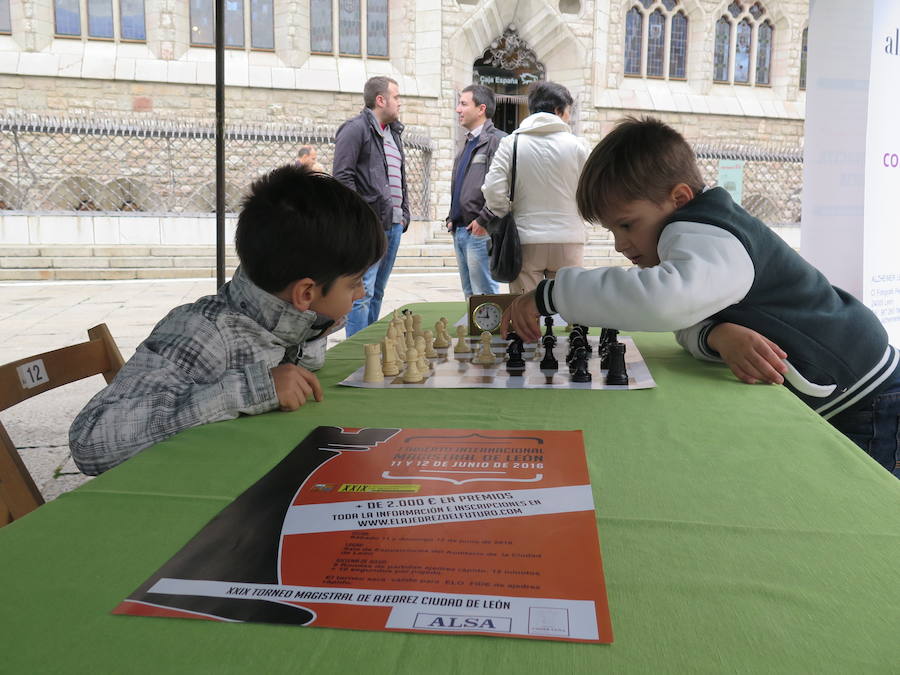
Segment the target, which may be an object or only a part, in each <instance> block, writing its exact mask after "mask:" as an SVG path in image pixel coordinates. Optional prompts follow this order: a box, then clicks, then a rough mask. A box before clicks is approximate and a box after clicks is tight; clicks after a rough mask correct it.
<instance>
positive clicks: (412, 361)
mask: <svg viewBox="0 0 900 675" xmlns="http://www.w3.org/2000/svg"><path fill="white" fill-rule="evenodd" d="M418 357H419V355H418V353H417V352H416V350H415V348H413V349H407V350H406V370H404V371H403V381H404V382H406V383H408V384H412V383H414V382H421V381H422V373H421V372H419V367H418V366H417V365H416V359H418Z"/></svg>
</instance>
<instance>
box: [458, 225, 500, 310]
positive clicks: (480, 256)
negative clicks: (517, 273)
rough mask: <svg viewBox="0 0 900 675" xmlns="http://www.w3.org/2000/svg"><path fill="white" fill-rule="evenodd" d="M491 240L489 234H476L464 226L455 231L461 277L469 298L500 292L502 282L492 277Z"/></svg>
mask: <svg viewBox="0 0 900 675" xmlns="http://www.w3.org/2000/svg"><path fill="white" fill-rule="evenodd" d="M490 240H491V238H490V236H489V235H487V234H485V235H482V236H476V235H474V234H472V233H471V232H469V231H468V230H467V229H466V228H464V227H457V228H456V230H455V231H454V232H453V248H454V249H456V263H457V265H459V279H460V281H461V282H462V288H463V293H465V294H466V297H467V298H468V297H470V296H472V295H484V294H486V293H499V292H500V284H499V283H497V282H496V281H494V280H493V278H492V277H491V260H490V256H488V252H487V245H488V242H489V241H490Z"/></svg>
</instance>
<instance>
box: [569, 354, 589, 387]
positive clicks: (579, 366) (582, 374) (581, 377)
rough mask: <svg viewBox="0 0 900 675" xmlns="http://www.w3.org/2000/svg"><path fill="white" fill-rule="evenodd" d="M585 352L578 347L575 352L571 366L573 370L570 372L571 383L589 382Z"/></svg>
mask: <svg viewBox="0 0 900 675" xmlns="http://www.w3.org/2000/svg"><path fill="white" fill-rule="evenodd" d="M587 363H588V360H587V350H586V349H585V348H584V347H578V348H577V349H576V350H575V358H573V359H572V364H573V366H574V368H575V370H574V372H572V382H590V381H591V374H590V373H589V372H588V369H587Z"/></svg>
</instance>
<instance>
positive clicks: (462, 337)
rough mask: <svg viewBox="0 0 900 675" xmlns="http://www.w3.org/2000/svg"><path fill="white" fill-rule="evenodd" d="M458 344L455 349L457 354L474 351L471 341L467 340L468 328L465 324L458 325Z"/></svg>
mask: <svg viewBox="0 0 900 675" xmlns="http://www.w3.org/2000/svg"><path fill="white" fill-rule="evenodd" d="M456 338H457V339H456V346H455V347H454V348H453V351H454V352H455V353H457V354H463V353H468V352H470V351H472V348H471V347H470V346H469V343H468V342H466V329H465V328H464V327H463V326H457V327H456Z"/></svg>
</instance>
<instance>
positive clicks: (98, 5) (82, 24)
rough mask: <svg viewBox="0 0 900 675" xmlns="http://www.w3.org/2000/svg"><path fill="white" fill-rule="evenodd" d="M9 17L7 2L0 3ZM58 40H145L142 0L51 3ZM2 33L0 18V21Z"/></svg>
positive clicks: (87, 0)
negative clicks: (66, 38) (78, 38)
mask: <svg viewBox="0 0 900 675" xmlns="http://www.w3.org/2000/svg"><path fill="white" fill-rule="evenodd" d="M4 4H5V5H6V8H7V10H6V13H7V16H8V15H9V9H8V8H9V0H2V1H0V15H2V11H3V9H2V8H3V5H4ZM53 10H54V21H55V33H56V35H57V37H82V36H84V37H87V38H90V39H99V40H133V41H140V42H143V41H144V40H146V39H147V33H146V29H145V25H144V0H54V2H53ZM0 32H2V18H0Z"/></svg>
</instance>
